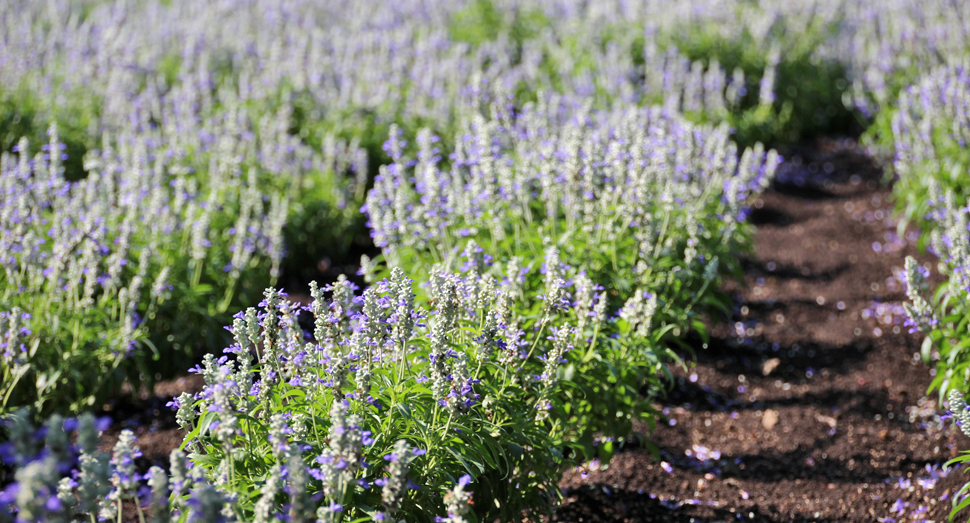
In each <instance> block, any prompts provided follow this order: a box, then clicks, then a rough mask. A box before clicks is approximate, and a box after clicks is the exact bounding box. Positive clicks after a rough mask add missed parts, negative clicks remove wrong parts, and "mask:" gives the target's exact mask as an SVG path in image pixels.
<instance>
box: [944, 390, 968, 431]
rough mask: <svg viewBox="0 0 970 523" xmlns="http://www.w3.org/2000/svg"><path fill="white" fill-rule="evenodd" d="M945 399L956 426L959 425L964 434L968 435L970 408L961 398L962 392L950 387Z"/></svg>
mask: <svg viewBox="0 0 970 523" xmlns="http://www.w3.org/2000/svg"><path fill="white" fill-rule="evenodd" d="M947 400H948V402H949V404H950V413H951V414H952V415H953V419H954V420H955V421H956V425H957V427H960V430H961V431H963V433H964V434H966V435H968V436H970V409H968V407H967V402H966V401H965V400H964V399H963V393H962V392H960V391H958V390H957V389H950V392H949V394H948V395H947Z"/></svg>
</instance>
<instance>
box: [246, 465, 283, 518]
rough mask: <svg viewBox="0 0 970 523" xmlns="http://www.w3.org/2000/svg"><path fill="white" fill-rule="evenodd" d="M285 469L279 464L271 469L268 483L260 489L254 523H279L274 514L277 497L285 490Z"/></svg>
mask: <svg viewBox="0 0 970 523" xmlns="http://www.w3.org/2000/svg"><path fill="white" fill-rule="evenodd" d="M282 474H283V468H282V466H281V465H280V464H279V463H278V462H277V463H274V464H273V465H272V466H271V467H270V469H269V475H268V476H267V477H266V483H264V484H263V486H262V488H261V489H260V496H259V501H257V502H256V507H255V508H254V509H253V523H273V522H275V521H278V520H277V518H276V515H275V514H274V513H273V511H274V509H275V506H276V496H277V494H279V493H280V492H282V490H283V477H282Z"/></svg>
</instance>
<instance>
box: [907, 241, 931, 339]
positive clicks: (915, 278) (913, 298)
mask: <svg viewBox="0 0 970 523" xmlns="http://www.w3.org/2000/svg"><path fill="white" fill-rule="evenodd" d="M903 274H904V276H905V280H906V297H908V298H909V300H910V301H909V302H908V303H903V308H904V309H905V310H906V315H907V316H908V319H907V321H906V325H907V326H909V327H910V332H911V333H912V332H916V331H920V332H924V333H928V332H930V331H931V330H932V329H933V327H934V326H935V325H937V324H938V323H939V320H938V319H937V317H936V312H935V311H934V309H933V306H932V305H930V303H929V302H928V301H927V300H926V298H924V296H925V295H926V293H927V292H928V291H929V285H928V284H927V283H926V277H927V276H928V275H929V271H927V270H926V269H924V268H923V267H920V265H919V264H918V263H917V262H916V260H915V259H914V258H913V257H912V256H907V257H906V263H905V269H904V273H903Z"/></svg>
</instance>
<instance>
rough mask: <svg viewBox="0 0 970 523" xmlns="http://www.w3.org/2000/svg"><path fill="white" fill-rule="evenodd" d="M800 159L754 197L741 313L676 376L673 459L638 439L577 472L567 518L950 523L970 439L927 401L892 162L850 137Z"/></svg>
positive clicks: (800, 153)
mask: <svg viewBox="0 0 970 523" xmlns="http://www.w3.org/2000/svg"><path fill="white" fill-rule="evenodd" d="M788 156H790V159H789V160H788V161H786V164H785V165H784V166H783V168H782V170H781V173H780V175H779V177H778V180H777V181H776V183H775V184H774V186H773V188H772V189H771V190H769V191H768V192H767V193H765V194H764V195H763V196H762V197H761V198H760V199H759V200H758V201H757V202H756V203H755V208H754V209H753V212H752V215H751V221H752V222H753V223H754V224H755V225H756V226H757V232H756V236H755V253H754V254H753V255H752V256H751V258H750V259H749V260H746V263H745V265H746V268H745V281H744V282H743V284H740V285H739V284H730V286H729V290H731V291H732V292H733V293H735V295H736V306H735V310H734V313H733V317H732V318H730V320H728V321H721V322H720V323H721V325H719V326H717V327H716V328H715V329H714V334H713V339H712V340H711V343H710V344H709V346H708V347H707V348H706V349H699V350H698V351H697V355H696V362H697V363H696V366H695V367H693V368H692V369H689V370H686V371H678V372H677V376H678V379H677V383H676V384H675V386H674V389H673V391H672V394H671V396H670V397H669V398H668V399H667V400H665V403H664V404H663V405H662V407H663V408H664V411H665V412H666V413H668V415H669V422H667V423H665V424H661V425H660V426H658V428H657V430H656V431H655V432H654V433H653V434H652V435H650V436H649V439H650V440H651V441H653V442H655V443H656V444H657V445H659V446H660V448H661V449H662V450H661V460H662V461H661V462H658V461H656V460H655V459H654V458H653V457H652V456H651V454H650V453H649V452H648V451H647V450H646V449H643V448H632V449H629V450H624V451H622V452H620V453H619V454H618V455H617V456H616V457H615V458H614V459H613V461H612V463H611V464H610V466H609V467H608V468H606V469H605V470H600V468H599V466H598V464H596V463H593V464H591V465H590V466H587V467H584V468H578V469H576V470H573V471H570V472H569V473H568V474H567V477H566V479H565V481H564V482H563V487H564V488H565V489H566V494H565V497H566V500H565V503H564V505H563V507H562V508H561V509H560V510H559V512H558V513H557V514H556V516H555V517H554V518H553V520H554V521H563V522H566V521H569V522H620V521H636V522H661V521H664V522H666V521H677V522H702V521H704V522H721V521H724V522H726V521H765V522H768V521H770V522H780V521H800V522H808V521H827V522H868V523H871V522H878V521H883V522H897V523H903V522H917V521H935V522H943V521H946V516H947V514H948V512H949V509H950V499H948V498H950V497H951V496H952V495H953V494H954V492H955V491H956V490H958V489H959V486H960V485H962V484H963V482H964V481H966V480H967V477H966V476H965V475H964V474H963V473H962V471H955V472H951V473H949V475H945V472H943V471H942V470H941V465H942V464H943V463H944V462H946V461H947V460H948V459H949V458H950V457H952V456H953V452H955V451H954V450H953V449H954V448H956V447H957V445H955V444H956V443H959V445H960V446H962V447H963V448H966V447H967V445H968V444H970V442H967V441H965V440H964V441H959V440H958V439H957V438H965V437H964V436H963V435H957V434H955V433H954V432H953V430H952V429H951V428H949V426H948V425H946V424H941V423H940V421H939V416H938V414H937V413H936V412H935V396H934V397H932V398H931V399H927V398H925V395H926V389H927V387H928V385H929V382H930V379H931V376H930V370H929V368H928V367H927V366H925V365H924V364H923V363H922V362H921V361H919V360H918V358H915V357H914V353H918V352H919V346H920V339H918V338H917V337H916V336H915V335H910V334H908V329H907V328H906V327H904V326H903V325H902V323H903V320H904V318H903V314H905V313H904V312H903V311H902V309H901V306H900V304H901V302H902V301H903V300H904V299H905V295H904V290H905V289H904V284H903V283H902V282H901V276H898V277H894V274H896V275H899V271H900V270H901V269H902V266H903V261H904V259H905V256H906V255H907V254H911V255H916V250H915V248H914V247H913V245H912V244H913V240H914V236H913V234H912V233H911V234H910V235H909V239H908V240H907V239H906V238H902V239H900V238H898V237H896V235H895V234H894V232H895V230H896V227H895V223H894V222H893V220H892V216H891V203H890V202H889V201H888V198H889V195H890V194H889V190H888V189H886V188H885V187H882V186H881V185H880V184H879V183H878V180H879V178H880V176H881V172H880V171H879V169H877V168H876V167H874V166H873V164H872V162H871V161H870V160H869V159H868V158H867V157H865V156H864V155H862V154H861V153H858V152H857V151H856V149H855V147H854V145H853V144H852V142H850V141H841V142H835V141H825V142H820V143H819V144H818V145H817V146H814V147H811V148H804V149H796V150H792V151H789V153H788ZM917 258H918V259H920V260H921V261H923V262H930V263H932V258H930V257H927V256H917ZM934 272H935V271H934Z"/></svg>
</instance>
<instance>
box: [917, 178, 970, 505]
mask: <svg viewBox="0 0 970 523" xmlns="http://www.w3.org/2000/svg"><path fill="white" fill-rule="evenodd" d="M936 193H937V196H938V198H939V199H938V201H937V204H936V207H934V209H933V211H932V212H931V214H930V218H932V220H933V221H932V222H931V223H932V224H933V227H934V228H933V229H932V230H931V232H930V237H931V241H930V244H931V250H932V252H933V253H934V254H935V255H936V256H938V257H939V259H940V262H939V265H938V266H939V269H940V271H941V272H942V275H943V276H944V278H945V279H944V281H943V283H941V284H940V285H939V286H938V287H937V288H936V289H931V288H930V285H929V283H928V277H929V275H930V272H929V270H928V269H927V268H926V267H923V266H921V265H919V264H918V263H917V262H916V260H915V259H914V258H912V257H907V258H906V265H905V270H904V275H905V281H906V286H907V290H906V295H907V298H908V300H909V301H908V302H907V303H904V308H905V310H906V313H907V316H908V318H907V325H909V326H910V327H911V329H910V332H920V333H922V334H924V335H925V338H924V340H923V346H922V355H923V359H924V361H926V362H927V363H930V364H931V365H934V366H935V367H936V373H935V374H934V378H933V381H932V384H931V387H930V389H931V390H933V389H937V390H939V393H940V401H941V403H942V402H943V400H944V398H946V399H947V403H948V404H949V408H950V412H951V413H952V415H953V418H954V419H955V421H956V424H957V426H959V427H960V428H961V429H962V430H963V431H964V432H967V431H970V425H967V421H968V420H970V410H968V409H967V407H966V401H965V395H966V393H967V390H970V241H968V236H967V231H968V230H970V211H968V206H967V205H966V203H967V202H966V200H958V199H957V198H956V196H955V195H954V193H953V191H952V190H948V191H947V192H946V193H944V194H943V195H942V196H940V195H939V191H938V190H937V191H936ZM934 200H935V201H936V198H934ZM960 201H962V202H963V204H958V203H957V202H960ZM968 461H970V453H968V452H964V453H962V454H961V455H960V456H959V457H957V458H955V459H953V460H952V461H951V462H950V464H962V463H966V462H968ZM968 490H970V483H968V484H967V485H965V486H964V487H963V490H962V491H961V494H964V493H966V492H967V491H968ZM968 506H970V500H968V498H967V497H966V496H963V495H961V496H957V497H956V498H955V499H954V508H953V511H952V512H951V515H950V516H951V518H952V517H954V516H955V515H956V513H957V512H959V511H961V510H963V509H965V508H966V507H968Z"/></svg>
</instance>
